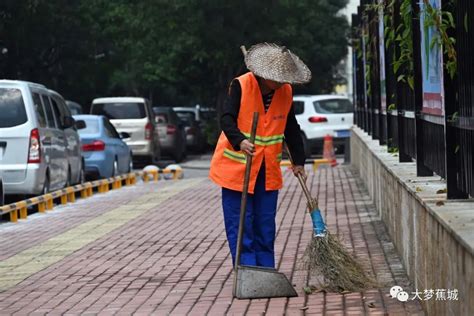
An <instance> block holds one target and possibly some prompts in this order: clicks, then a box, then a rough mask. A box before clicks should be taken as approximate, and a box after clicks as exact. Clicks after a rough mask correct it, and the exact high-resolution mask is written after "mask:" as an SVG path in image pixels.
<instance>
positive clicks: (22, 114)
mask: <svg viewBox="0 0 474 316" xmlns="http://www.w3.org/2000/svg"><path fill="white" fill-rule="evenodd" d="M0 113H2V115H0V128H2V127H13V126H18V125H21V124H23V123H26V121H27V120H28V118H27V116H26V111H25V103H24V102H23V96H22V95H21V91H20V90H19V89H8V88H0Z"/></svg>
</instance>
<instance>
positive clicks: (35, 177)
mask: <svg viewBox="0 0 474 316" xmlns="http://www.w3.org/2000/svg"><path fill="white" fill-rule="evenodd" d="M0 113H1V115H0V177H1V178H2V179H3V186H4V193H5V194H27V195H36V194H40V193H46V192H48V191H50V190H56V189H60V188H63V187H65V186H66V185H67V184H68V183H76V182H80V181H81V179H82V178H83V171H82V170H83V164H82V158H81V154H80V142H79V135H78V134H77V132H76V131H75V126H74V125H75V121H74V119H73V118H72V117H71V116H70V115H69V112H67V109H66V107H65V104H64V100H63V99H62V97H61V96H60V95H59V94H57V93H56V92H53V91H50V90H48V89H47V88H46V87H45V86H43V85H40V84H35V83H31V82H25V81H13V80H0Z"/></svg>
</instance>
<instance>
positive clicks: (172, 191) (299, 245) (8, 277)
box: [0, 166, 423, 315]
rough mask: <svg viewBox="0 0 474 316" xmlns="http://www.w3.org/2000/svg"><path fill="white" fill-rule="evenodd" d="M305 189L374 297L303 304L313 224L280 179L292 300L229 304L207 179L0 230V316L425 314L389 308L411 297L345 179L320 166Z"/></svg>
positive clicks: (281, 242) (225, 256) (360, 197)
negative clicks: (399, 291) (304, 262)
mask: <svg viewBox="0 0 474 316" xmlns="http://www.w3.org/2000/svg"><path fill="white" fill-rule="evenodd" d="M309 181H310V186H311V191H312V192H313V194H314V195H315V196H319V199H320V206H321V208H322V209H323V210H325V211H326V213H327V214H325V215H326V219H327V223H328V226H329V229H330V230H331V231H332V232H337V233H338V234H339V235H340V236H341V237H343V239H344V240H345V242H346V246H347V247H348V248H349V249H350V250H353V251H355V252H356V253H357V255H358V256H359V258H360V259H361V261H362V262H363V263H364V264H365V266H366V267H367V269H368V270H369V271H370V272H372V273H373V274H375V275H376V276H377V279H378V282H379V284H381V288H379V289H372V290H368V291H366V292H364V293H348V294H338V293H324V292H319V293H315V294H311V295H305V294H304V292H303V287H304V286H305V285H306V284H307V283H308V276H307V273H306V272H305V271H303V270H301V268H300V265H299V264H298V263H299V259H300V258H301V256H302V254H303V252H304V249H305V247H306V245H307V244H308V243H309V240H310V238H311V220H310V217H309V216H308V215H307V214H306V213H305V211H304V208H305V203H306V202H305V201H304V196H303V195H302V193H301V190H300V189H299V187H298V183H297V181H296V179H295V178H294V177H293V176H292V175H290V174H289V173H286V174H285V187H284V188H283V189H282V190H281V191H280V196H279V199H280V202H279V209H278V215H277V226H278V232H277V242H276V253H277V258H276V259H277V264H278V269H279V270H280V271H281V272H284V273H285V274H286V275H287V276H288V277H289V278H290V279H291V281H292V283H293V284H294V285H295V288H296V290H297V291H298V294H299V295H300V296H299V297H297V298H291V299H286V298H278V299H261V300H233V299H232V265H231V260H230V254H229V252H228V248H227V243H226V239H225V232H224V225H223V219H222V211H221V206H220V190H219V188H217V187H216V186H215V185H213V184H212V183H210V181H208V180H207V179H192V180H180V181H177V182H172V181H160V182H158V183H154V184H139V185H137V186H134V187H127V188H123V189H121V190H117V191H113V192H110V193H108V194H106V195H101V196H94V197H93V198H91V199H86V200H81V201H79V202H77V203H75V204H72V205H69V206H66V207H61V208H60V209H59V210H55V211H53V212H50V213H48V214H47V215H37V216H32V217H30V218H29V219H28V220H26V221H20V223H19V224H2V225H0V315H9V314H17V315H25V314H29V313H32V314H35V315H36V314H37V315H40V314H46V313H50V314H52V315H59V314H70V315H77V314H89V315H92V314H102V315H109V314H119V315H129V314H132V313H135V314H137V315H149V314H155V315H166V314H172V315H183V314H192V315H204V314H210V315H223V314H245V313H246V314H262V313H267V314H268V315H281V314H285V313H286V314H298V315H299V314H308V315H310V314H313V315H363V314H370V315H387V314H390V315H393V314H396V315H406V314H408V315H413V314H420V315H421V314H423V311H422V309H421V307H420V304H419V303H418V302H417V301H409V302H408V303H401V302H398V301H397V300H393V299H391V298H389V296H388V293H389V289H390V287H391V286H393V285H400V286H402V287H403V288H404V289H405V290H406V291H408V292H411V291H412V290H413V289H411V288H410V287H409V284H408V282H407V279H406V275H405V273H404V270H403V267H402V265H401V262H400V260H399V258H398V257H397V255H396V253H395V250H394V248H393V245H392V243H391V242H390V240H389V238H388V236H387V234H386V231H385V229H384V226H383V224H382V223H381V221H380V220H379V219H378V218H377V216H376V212H375V210H374V208H373V205H371V203H370V199H369V197H368V195H367V194H366V193H365V191H364V190H363V189H362V185H361V183H360V182H358V180H356V178H355V176H354V175H353V173H352V172H351V170H350V169H349V168H348V167H346V166H340V167H337V168H333V169H324V168H321V169H320V170H319V171H318V173H317V175H315V176H312V177H310V180H309ZM309 282H312V281H311V280H309Z"/></svg>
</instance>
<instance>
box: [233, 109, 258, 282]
mask: <svg viewBox="0 0 474 316" xmlns="http://www.w3.org/2000/svg"><path fill="white" fill-rule="evenodd" d="M257 124H258V112H254V113H253V120H252V130H251V132H250V139H249V141H250V142H251V143H252V144H253V143H255V134H256V133H257ZM251 168H252V156H251V155H247V160H246V163H245V177H244V188H243V190H242V200H241V202H240V220H239V232H238V235H237V251H236V256H235V269H236V270H237V267H238V266H239V265H240V254H241V251H242V239H243V235H244V224H245V212H246V209H247V194H248V192H247V191H248V188H249V182H250V169H251ZM234 284H236V282H234Z"/></svg>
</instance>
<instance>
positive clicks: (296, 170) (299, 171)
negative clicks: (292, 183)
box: [292, 166, 306, 182]
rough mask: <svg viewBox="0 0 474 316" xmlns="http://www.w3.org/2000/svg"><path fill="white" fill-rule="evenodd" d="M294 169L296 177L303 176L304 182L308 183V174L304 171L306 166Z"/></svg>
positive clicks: (294, 167)
mask: <svg viewBox="0 0 474 316" xmlns="http://www.w3.org/2000/svg"><path fill="white" fill-rule="evenodd" d="M292 169H293V174H294V175H295V177H297V176H298V175H301V176H302V177H303V180H304V181H305V182H306V172H305V171H304V166H293V167H292Z"/></svg>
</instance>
